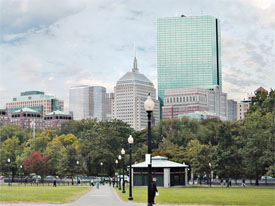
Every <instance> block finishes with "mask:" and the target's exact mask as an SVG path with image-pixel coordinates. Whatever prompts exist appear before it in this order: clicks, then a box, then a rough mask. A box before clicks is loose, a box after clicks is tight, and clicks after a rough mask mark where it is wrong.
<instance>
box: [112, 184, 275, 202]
mask: <svg viewBox="0 0 275 206" xmlns="http://www.w3.org/2000/svg"><path fill="white" fill-rule="evenodd" d="M116 191H117V193H118V194H119V196H120V198H121V199H122V200H124V201H128V195H129V193H128V192H129V190H128V187H127V189H126V193H125V194H122V193H121V190H117V188H116ZM158 191H159V194H160V195H159V196H157V197H156V198H155V202H156V203H168V204H202V205H203V204H204V205H251V206H252V205H262V206H275V187H273V188H272V187H246V188H237V187H235V188H234V187H231V188H220V187H212V188H205V187H204V188H203V187H186V188H158ZM133 198H134V201H135V202H146V201H147V187H134V188H133Z"/></svg>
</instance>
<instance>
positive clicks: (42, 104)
mask: <svg viewBox="0 0 275 206" xmlns="http://www.w3.org/2000/svg"><path fill="white" fill-rule="evenodd" d="M6 108H7V110H8V113H13V112H15V111H17V110H21V109H23V108H29V109H33V110H35V111H37V112H38V113H41V114H43V115H46V114H48V113H50V112H54V111H56V110H60V111H63V109H64V101H63V100H58V99H56V98H55V97H54V96H51V95H45V93H44V92H40V91H27V92H22V93H21V95H20V96H18V97H14V98H13V101H12V102H9V103H7V104H6Z"/></svg>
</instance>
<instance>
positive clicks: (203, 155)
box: [185, 140, 215, 180]
mask: <svg viewBox="0 0 275 206" xmlns="http://www.w3.org/2000/svg"><path fill="white" fill-rule="evenodd" d="M214 151H215V147H213V146H212V145H202V144H200V142H199V141H198V140H191V141H190V142H189V143H188V144H187V147H186V149H185V156H186V160H187V161H186V162H187V163H188V164H189V165H190V166H191V169H192V171H193V172H194V173H195V174H197V175H199V176H200V180H201V177H203V176H205V175H209V174H210V172H211V168H210V166H209V163H211V164H212V162H213V156H212V154H213V152H214Z"/></svg>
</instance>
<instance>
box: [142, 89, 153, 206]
mask: <svg viewBox="0 0 275 206" xmlns="http://www.w3.org/2000/svg"><path fill="white" fill-rule="evenodd" d="M154 106H155V103H154V101H153V100H152V98H151V96H150V93H149V95H148V97H147V100H146V101H145V102H144V109H145V111H146V112H147V116H148V156H149V158H150V159H149V163H148V206H152V201H153V200H152V157H151V153H152V151H151V138H152V137H151V116H152V112H153V110H154Z"/></svg>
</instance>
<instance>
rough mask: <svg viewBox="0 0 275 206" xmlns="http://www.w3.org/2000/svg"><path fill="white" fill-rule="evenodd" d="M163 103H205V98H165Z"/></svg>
mask: <svg viewBox="0 0 275 206" xmlns="http://www.w3.org/2000/svg"><path fill="white" fill-rule="evenodd" d="M164 101H165V103H181V102H196V101H200V102H204V103H206V102H207V98H206V97H204V96H182V97H166V98H165V100H164Z"/></svg>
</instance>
